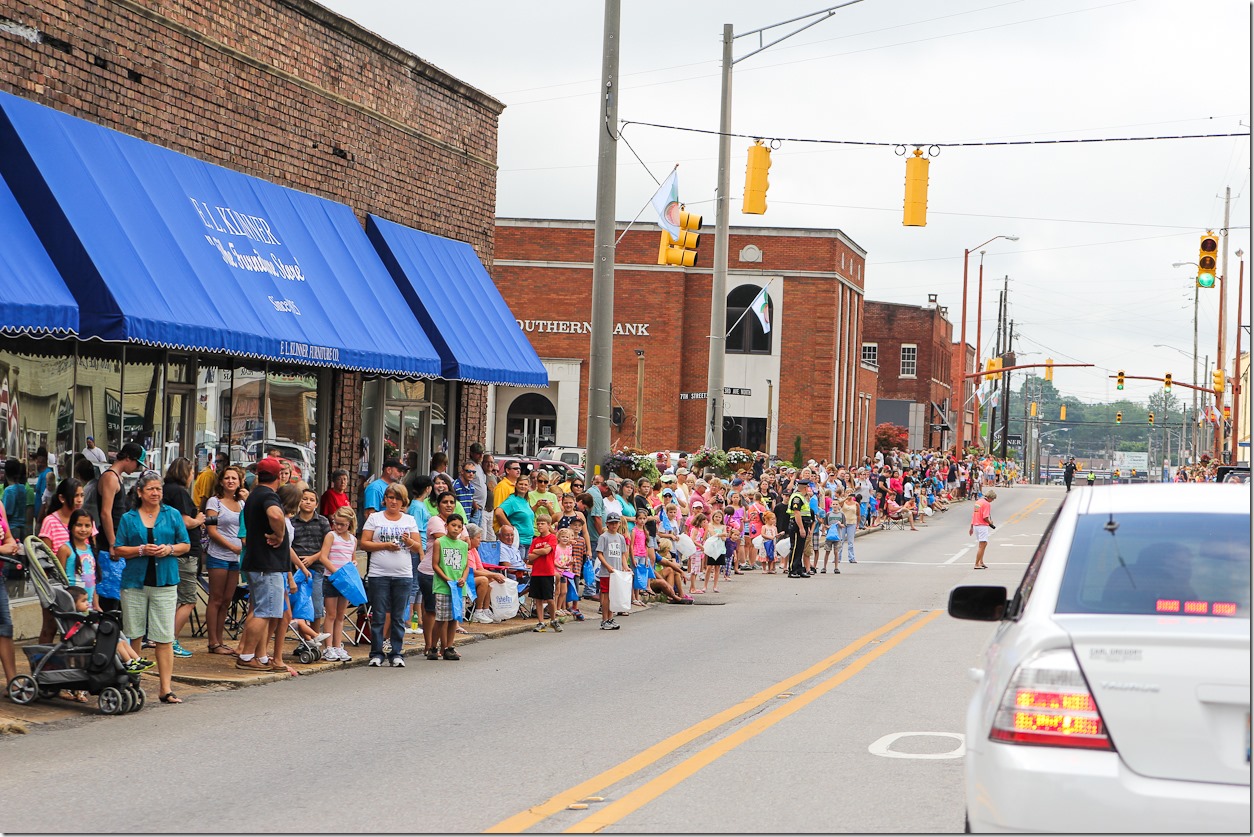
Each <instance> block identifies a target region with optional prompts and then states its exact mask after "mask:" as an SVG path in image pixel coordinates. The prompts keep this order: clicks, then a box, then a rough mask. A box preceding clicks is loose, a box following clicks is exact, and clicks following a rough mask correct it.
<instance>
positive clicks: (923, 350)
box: [862, 294, 957, 448]
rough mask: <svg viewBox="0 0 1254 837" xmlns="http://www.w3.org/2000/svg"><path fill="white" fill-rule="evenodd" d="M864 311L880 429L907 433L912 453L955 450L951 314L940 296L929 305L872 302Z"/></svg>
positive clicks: (865, 340) (865, 344)
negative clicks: (875, 365) (889, 427)
mask: <svg viewBox="0 0 1254 837" xmlns="http://www.w3.org/2000/svg"><path fill="white" fill-rule="evenodd" d="M865 308H866V315H865V318H864V324H863V328H862V355H863V357H864V358H867V357H872V358H875V360H876V362H877V363H878V366H879V381H878V383H879V386H878V392H877V398H876V405H875V423H876V424H881V423H884V422H890V423H892V424H896V425H900V426H902V427H905V428H907V429H908V430H909V431H910V441H909V445H910V447H912V448H925V447H928V448H943V447H946V446H948V445H951V444H952V443H953V438H954V436H953V434H954V431H955V430H956V424H957V419H956V414H954V413H953V410H955V409H957V404H956V399H955V397H954V394H953V387H952V383H951V382H952V380H953V355H954V348H953V324H952V323H950V322H949V318H948V314H949V309H948V308H946V307H944V306H940V305H938V304H937V302H936V295H935V294H929V295H928V301H927V304H926V305H908V304H904V303H898V302H876V301H874V300H867V302H866V305H865ZM951 415H954V419H953V420H951V419H950V416H951Z"/></svg>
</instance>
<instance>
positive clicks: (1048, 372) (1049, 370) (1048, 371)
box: [1045, 357, 1054, 381]
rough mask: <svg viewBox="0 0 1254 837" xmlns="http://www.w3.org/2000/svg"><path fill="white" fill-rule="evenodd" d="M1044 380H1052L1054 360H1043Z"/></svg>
mask: <svg viewBox="0 0 1254 837" xmlns="http://www.w3.org/2000/svg"><path fill="white" fill-rule="evenodd" d="M1045 380H1047V381H1052V380H1054V359H1053V358H1052V357H1047V358H1045Z"/></svg>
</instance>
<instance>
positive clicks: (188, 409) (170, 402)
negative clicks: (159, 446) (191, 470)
mask: <svg viewBox="0 0 1254 837" xmlns="http://www.w3.org/2000/svg"><path fill="white" fill-rule="evenodd" d="M195 415H196V387H195V386H194V385H192V384H176V383H167V384H166V390H165V445H164V446H163V448H164V449H163V450H162V451H161V454H162V456H161V470H164V469H165V468H168V467H169V466H170V463H171V462H173V461H174V459H175V458H176V457H179V456H186V457H187V458H188V459H191V460H192V462H193V463H195V461H196V459H195V456H196V452H195V451H194V450H193V447H194V443H195V437H194V436H193V435H192V420H193V419H194V418H195ZM193 467H195V466H194V465H193Z"/></svg>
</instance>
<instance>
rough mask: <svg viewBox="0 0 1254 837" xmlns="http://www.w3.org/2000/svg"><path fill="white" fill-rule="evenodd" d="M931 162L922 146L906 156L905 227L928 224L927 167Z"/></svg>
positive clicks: (902, 221)
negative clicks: (925, 155)
mask: <svg viewBox="0 0 1254 837" xmlns="http://www.w3.org/2000/svg"><path fill="white" fill-rule="evenodd" d="M931 164H932V163H931V161H930V160H928V159H927V158H926V157H924V156H923V149H921V148H916V149H915V150H914V156H913V157H907V158H906V209H905V213H904V214H903V215H902V219H901V224H902V226H904V227H926V226H927V169H928V166H930V165H931Z"/></svg>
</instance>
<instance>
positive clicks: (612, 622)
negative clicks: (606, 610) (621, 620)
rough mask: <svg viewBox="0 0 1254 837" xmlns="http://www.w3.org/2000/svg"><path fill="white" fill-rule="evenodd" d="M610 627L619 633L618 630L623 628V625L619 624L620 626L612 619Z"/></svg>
mask: <svg viewBox="0 0 1254 837" xmlns="http://www.w3.org/2000/svg"><path fill="white" fill-rule="evenodd" d="M610 627H612V628H613V629H614V630H616V631H617V630H618V629H619V628H621V627H622V626H621V625H619V624H618V622H616V621H615V620H613V619H611V620H610Z"/></svg>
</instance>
